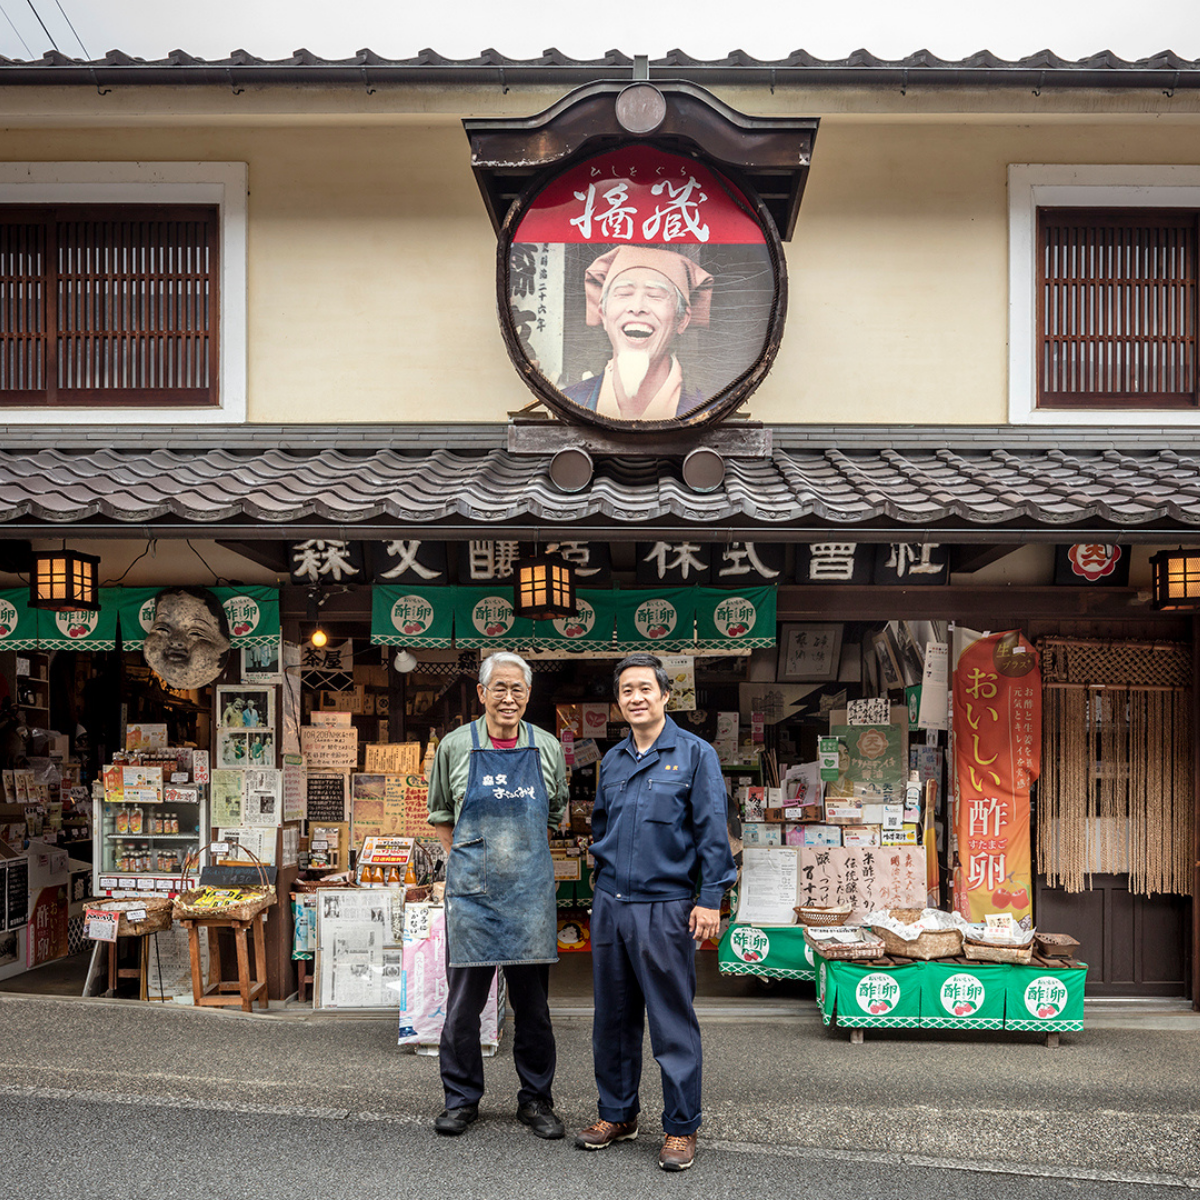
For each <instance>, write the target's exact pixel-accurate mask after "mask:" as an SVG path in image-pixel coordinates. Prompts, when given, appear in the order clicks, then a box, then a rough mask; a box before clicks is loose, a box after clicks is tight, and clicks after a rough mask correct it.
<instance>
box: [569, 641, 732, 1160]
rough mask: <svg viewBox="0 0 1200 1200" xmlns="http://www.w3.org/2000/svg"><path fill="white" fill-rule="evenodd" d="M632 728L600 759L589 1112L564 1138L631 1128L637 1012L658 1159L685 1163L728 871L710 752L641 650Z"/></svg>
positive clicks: (633, 665) (622, 701)
mask: <svg viewBox="0 0 1200 1200" xmlns="http://www.w3.org/2000/svg"><path fill="white" fill-rule="evenodd" d="M613 687H614V691H615V692H616V697H617V703H618V705H619V706H620V709H621V714H622V716H624V718H625V720H626V721H628V722H629V729H630V733H629V736H628V737H627V738H625V740H624V741H623V742H621V744H620V745H619V746H617V747H615V748H614V749H612V750H610V751H609V752H608V753H607V754H606V755H605V756H604V761H603V762H602V763H601V764H600V783H599V787H598V789H597V794H596V805H595V809H594V810H593V813H592V837H593V839H594V840H593V843H592V855H593V857H594V858H595V861H596V869H595V873H594V876H593V887H594V889H595V893H596V895H595V900H594V901H593V906H592V927H591V935H592V971H593V979H594V989H595V1002H596V1015H595V1019H594V1022H593V1025H592V1054H593V1058H594V1061H595V1069H596V1086H597V1089H598V1091H599V1093H600V1104H599V1111H600V1119H599V1120H598V1121H597V1122H596V1123H595V1124H594V1125H590V1126H589V1127H588V1128H587V1129H585V1130H583V1132H582V1133H580V1134H579V1135H578V1136H577V1137H576V1139H575V1145H576V1146H578V1147H579V1148H580V1149H582V1150H603V1149H604V1148H605V1147H607V1146H610V1145H612V1143H613V1142H621V1141H627V1140H629V1139H631V1138H636V1137H637V1134H638V1112H639V1110H640V1108H641V1105H640V1104H639V1102H638V1084H639V1083H640V1081H641V1074H642V1029H643V1021H644V1019H645V1018H647V1017H648V1018H649V1021H650V1045H651V1048H652V1049H653V1051H654V1057H655V1059H656V1060H657V1062H658V1065H659V1068H660V1069H661V1071H662V1089H663V1103H664V1110H663V1118H662V1124H663V1131H664V1132H665V1134H666V1137H665V1139H664V1141H663V1147H662V1150H661V1151H660V1152H659V1156H658V1165H659V1166H660V1167H662V1168H663V1169H664V1170H667V1171H684V1170H686V1169H687V1168H688V1167H690V1166H691V1165H692V1162H693V1160H694V1159H695V1155H696V1130H697V1129H698V1128H699V1126H700V1025H699V1022H697V1020H696V1013H695V1010H694V1009H693V1007H692V1002H693V1000H694V999H695V995H696V947H697V945H698V944H699V943H700V942H702V941H703V940H704V939H705V938H711V937H716V935H717V932H718V925H719V921H720V912H719V910H720V907H721V898H722V897H723V896H724V894H725V891H726V889H727V888H729V887H731V886H732V885H733V882H734V880H735V878H736V875H737V871H736V868H735V867H734V863H733V855H732V854H731V853H730V850H729V836H728V833H727V826H726V815H725V814H726V798H725V784H724V781H723V779H722V777H721V767H720V764H719V762H718V761H717V754H716V751H715V750H714V749H713V748H712V746H710V745H709V744H708V743H707V742H705V741H702V740H701V739H700V738H698V737H696V736H695V734H692V733H688V732H687V731H686V730H683V729H680V728H679V726H678V725H676V724H675V722H674V721H672V720H671V718H670V717H668V716H667V714H666V706H667V699H668V697H669V695H670V683H669V681H668V678H667V673H666V671H665V670H663V665H662V662H661V661H660V660H659V659H658V658H656V657H655V656H654V655H653V654H631V655H629V656H628V657H627V658H625V659H622V661H621V662H619V663H618V664H617V669H616V672H615V673H614V675H613Z"/></svg>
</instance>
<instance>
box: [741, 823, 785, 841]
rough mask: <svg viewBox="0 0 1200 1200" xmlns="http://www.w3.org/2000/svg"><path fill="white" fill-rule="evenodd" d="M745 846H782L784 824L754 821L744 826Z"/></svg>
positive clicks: (743, 838)
mask: <svg viewBox="0 0 1200 1200" xmlns="http://www.w3.org/2000/svg"><path fill="white" fill-rule="evenodd" d="M742 845H743V846H755V847H757V846H782V845H783V826H782V825H768V824H766V823H765V822H762V821H754V822H751V823H750V824H748V825H743V826H742Z"/></svg>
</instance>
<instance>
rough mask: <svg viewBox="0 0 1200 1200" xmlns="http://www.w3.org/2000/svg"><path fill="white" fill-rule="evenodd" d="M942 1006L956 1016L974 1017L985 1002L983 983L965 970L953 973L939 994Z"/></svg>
mask: <svg viewBox="0 0 1200 1200" xmlns="http://www.w3.org/2000/svg"><path fill="white" fill-rule="evenodd" d="M938 999H939V1000H941V1002H942V1007H943V1008H944V1009H945V1010H946V1011H947V1012H948V1013H950V1014H951V1016H955V1017H972V1016H974V1015H975V1013H977V1012H978V1011H979V1006H980V1005H981V1004H982V1003H983V984H982V983H980V982H979V980H978V979H977V978H976V977H975V976H974V975H969V974H967V973H966V972H965V971H963V972H960V973H959V974H958V975H951V976H950V977H949V979H947V980H946V982H945V983H943V984H942V990H941V992H940V993H939V994H938Z"/></svg>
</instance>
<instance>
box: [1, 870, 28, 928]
mask: <svg viewBox="0 0 1200 1200" xmlns="http://www.w3.org/2000/svg"><path fill="white" fill-rule="evenodd" d="M7 865H8V886H7V887H6V888H5V892H6V894H7V897H8V903H7V905H6V907H7V909H8V912H7V915H6V917H5V928H6V929H18V928H20V926H22V925H25V924H27V923H28V921H29V860H28V859H27V858H11V859H9V860H8V864H7Z"/></svg>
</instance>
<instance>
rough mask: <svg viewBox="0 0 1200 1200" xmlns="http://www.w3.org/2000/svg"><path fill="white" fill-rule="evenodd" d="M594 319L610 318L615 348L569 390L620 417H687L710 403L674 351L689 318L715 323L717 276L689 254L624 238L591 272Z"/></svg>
mask: <svg viewBox="0 0 1200 1200" xmlns="http://www.w3.org/2000/svg"><path fill="white" fill-rule="evenodd" d="M584 289H585V292H586V294H587V323H588V324H589V325H602V326H603V327H604V332H605V333H607V334H608V340H609V343H610V344H611V346H612V351H613V356H612V358H611V359H610V360H609V363H608V365H607V366H606V367H605V368H604V371H603V372H602V373H601V374H600V375H598V376H595V377H594V378H592V379H585V380H583V381H582V382H581V383H576V384H573V385H571V386H570V387H567V388H564V389H563V395H565V396H566V397H567V398H568V399H570V400H574V401H575V403H576V404H578V405H580V406H581V407H583V408H588V409H591V410H593V411H594V412H597V413H599V414H600V415H601V416H605V417H613V418H615V419H616V420H620V421H662V420H671V419H673V418H675V417H681V416H684V415H686V414H687V413H689V412H691V411H692V410H693V409H695V408H698V407H699V406H700V405H701V404H703V403H704V400H705V397H704V396H703V395H701V393H700V391H699V390H698V389H696V388H692V389H690V390H689V389H688V388H687V387H686V385H685V382H684V378H683V368H682V367H681V366H680V364H679V360H678V359H677V358H676V357H675V355H674V353H673V352H672V347H673V346H674V343H675V339H676V338H677V337H678V336H679V335H680V334H681V333H683V331H684V330H685V329H687V328H688V327H689V326H693V325H695V326H703V325H707V324H708V317H709V308H710V306H711V301H712V276H711V275H710V274H709V273H708V272H707V271H705V270H703V269H702V268H701V267H699V266H697V264H696V263H694V262H693V261H692V260H691V259H690V258H687V257H686V256H685V255H682V254H677V253H676V252H675V251H673V250H659V249H657V248H655V247H653V246H618V247H617V248H616V249H615V250H610V251H609V252H608V253H607V254H602V255H601V256H600V257H599V258H598V259H596V260H595V262H593V263H592V264H591V266H590V267H588V269H587V273H586V275H585V277H584Z"/></svg>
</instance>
